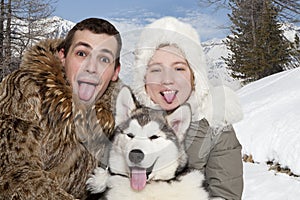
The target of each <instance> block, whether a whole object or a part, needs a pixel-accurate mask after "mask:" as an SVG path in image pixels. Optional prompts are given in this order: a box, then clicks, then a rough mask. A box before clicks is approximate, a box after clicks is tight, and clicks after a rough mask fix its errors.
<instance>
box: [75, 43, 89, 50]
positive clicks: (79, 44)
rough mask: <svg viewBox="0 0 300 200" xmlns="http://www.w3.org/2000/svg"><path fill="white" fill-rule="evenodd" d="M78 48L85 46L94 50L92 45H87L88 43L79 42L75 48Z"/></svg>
mask: <svg viewBox="0 0 300 200" xmlns="http://www.w3.org/2000/svg"><path fill="white" fill-rule="evenodd" d="M78 46H85V47H87V48H89V49H92V47H91V45H89V44H88V43H86V42H77V43H76V44H75V45H74V47H78Z"/></svg>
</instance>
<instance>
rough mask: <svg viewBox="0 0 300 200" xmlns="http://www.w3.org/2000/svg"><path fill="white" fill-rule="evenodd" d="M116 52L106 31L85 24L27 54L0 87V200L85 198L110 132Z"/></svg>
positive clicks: (95, 22)
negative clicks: (89, 178)
mask: <svg viewBox="0 0 300 200" xmlns="http://www.w3.org/2000/svg"><path fill="white" fill-rule="evenodd" d="M121 46H122V43H121V38H120V35H119V32H118V31H117V30H116V28H115V27H114V26H113V25H112V24H110V23H109V22H107V21H105V20H103V19H97V18H89V19H85V20H83V21H81V22H79V23H77V24H76V25H75V26H74V27H73V28H72V29H71V30H70V31H69V33H68V35H67V37H66V38H65V40H63V41H61V40H48V41H43V42H41V43H39V44H37V45H36V46H34V47H33V48H31V49H30V50H29V51H28V52H27V53H26V55H24V59H23V62H22V64H21V66H20V69H19V70H17V71H15V72H13V73H12V74H10V75H8V76H7V77H6V78H5V79H4V80H3V81H2V83H1V85H0V146H1V151H0V199H64V200H67V199H75V198H84V196H85V182H86V179H87V176H88V175H89V174H91V172H92V170H93V169H94V168H95V166H96V165H97V164H98V163H97V162H98V161H97V159H96V158H98V159H99V160H100V159H101V158H102V157H103V156H104V150H105V147H106V144H107V143H106V141H107V138H108V137H109V136H110V134H111V131H112V128H113V126H114V120H113V114H112V111H111V99H113V98H114V97H113V94H114V91H115V90H118V88H119V87H118V85H119V83H118V74H119V71H120V62H119V55H120V50H121ZM90 138H92V139H90ZM92 142H95V144H96V143H97V145H98V149H99V145H101V147H102V148H101V149H102V150H100V151H97V152H94V151H93V146H92V145H93V143H92Z"/></svg>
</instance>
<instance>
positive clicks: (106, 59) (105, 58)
mask: <svg viewBox="0 0 300 200" xmlns="http://www.w3.org/2000/svg"><path fill="white" fill-rule="evenodd" d="M100 61H101V62H104V63H110V59H109V58H107V57H101V58H100Z"/></svg>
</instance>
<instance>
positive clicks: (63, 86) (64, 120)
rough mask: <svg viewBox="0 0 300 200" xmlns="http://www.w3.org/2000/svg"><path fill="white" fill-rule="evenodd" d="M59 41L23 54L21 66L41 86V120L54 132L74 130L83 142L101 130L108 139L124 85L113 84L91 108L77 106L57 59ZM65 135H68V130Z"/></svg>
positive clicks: (39, 88)
mask: <svg viewBox="0 0 300 200" xmlns="http://www.w3.org/2000/svg"><path fill="white" fill-rule="evenodd" d="M60 42H61V40H45V41H42V42H40V43H38V44H37V45H35V46H33V47H32V48H31V49H30V50H28V51H27V52H26V54H25V55H24V58H23V61H22V64H21V67H20V70H22V71H26V72H27V74H28V76H30V79H31V80H32V81H33V82H35V84H36V86H37V87H38V91H39V95H40V99H41V116H42V117H43V119H42V121H44V122H45V123H46V126H47V127H49V128H50V129H52V130H58V131H59V130H60V129H61V128H62V127H65V128H67V127H69V128H72V129H73V128H75V129H76V130H75V131H76V134H77V137H79V138H80V139H81V140H82V142H84V143H89V142H91V141H93V140H92V139H95V138H94V137H95V134H97V133H98V134H99V132H102V131H103V132H104V134H105V135H106V136H107V137H106V138H108V137H110V135H111V133H112V130H113V128H114V117H113V112H112V111H113V108H114V106H112V105H114V99H115V95H116V94H117V93H118V91H119V88H120V85H122V84H121V83H120V82H119V81H117V82H111V83H110V84H109V86H108V89H107V90H106V91H105V93H104V94H103V96H102V97H101V98H100V99H98V100H97V101H96V103H95V105H94V106H91V107H90V108H85V107H82V106H78V105H76V103H74V101H73V99H72V89H71V87H70V84H69V83H68V82H67V79H66V75H65V70H64V67H63V66H62V65H61V62H60V60H59V58H58V56H57V50H56V48H57V46H58V45H59V43H60ZM74 122H75V123H74ZM58 124H64V125H63V126H61V125H60V126H58ZM74 125H75V127H74ZM87 129H88V130H87ZM60 131H61V130H60ZM62 133H65V134H67V133H68V131H62ZM87 134H90V135H87ZM99 135H102V134H99ZM95 149H96V147H95Z"/></svg>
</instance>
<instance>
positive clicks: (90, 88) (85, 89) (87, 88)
mask: <svg viewBox="0 0 300 200" xmlns="http://www.w3.org/2000/svg"><path fill="white" fill-rule="evenodd" d="M95 88H96V86H95V85H92V84H88V83H81V84H79V91H78V95H79V98H80V99H81V100H84V101H88V100H90V99H91V98H92V96H93V95H94V93H95Z"/></svg>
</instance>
